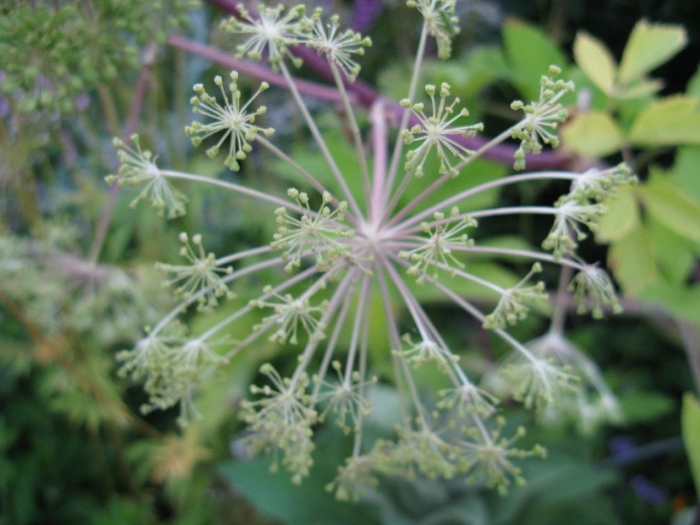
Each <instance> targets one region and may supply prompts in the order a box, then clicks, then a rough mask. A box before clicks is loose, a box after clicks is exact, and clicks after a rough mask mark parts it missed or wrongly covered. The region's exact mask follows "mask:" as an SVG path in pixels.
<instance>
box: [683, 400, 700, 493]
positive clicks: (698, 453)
mask: <svg viewBox="0 0 700 525" xmlns="http://www.w3.org/2000/svg"><path fill="white" fill-rule="evenodd" d="M681 429H682V432H683V441H684V443H685V451H686V453H687V454H688V460H689V461H690V471H691V472H692V473H693V479H694V480H695V491H696V492H697V493H698V494H700V404H698V400H697V398H696V397H695V396H694V395H693V394H691V393H690V392H686V394H685V395H684V396H683V408H682V410H681Z"/></svg>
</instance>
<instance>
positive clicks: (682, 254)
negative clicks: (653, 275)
mask: <svg viewBox="0 0 700 525" xmlns="http://www.w3.org/2000/svg"><path fill="white" fill-rule="evenodd" d="M646 223H647V226H648V229H647V231H648V232H649V236H650V239H651V243H652V245H653V247H654V256H655V257H656V260H657V262H658V263H659V267H660V268H661V271H662V272H663V274H664V277H666V279H667V280H668V281H669V282H670V283H672V284H674V285H676V286H682V285H683V283H685V282H686V279H687V278H688V276H689V275H690V272H691V271H692V269H693V266H694V263H695V256H694V255H693V253H692V252H691V250H690V249H689V247H688V241H687V240H686V239H685V238H684V237H682V236H680V235H678V234H677V233H676V232H674V231H673V230H671V229H669V228H668V227H667V226H666V225H664V224H663V223H662V222H661V221H659V219H658V218H657V217H656V216H655V215H652V214H649V216H648V217H647V218H646Z"/></svg>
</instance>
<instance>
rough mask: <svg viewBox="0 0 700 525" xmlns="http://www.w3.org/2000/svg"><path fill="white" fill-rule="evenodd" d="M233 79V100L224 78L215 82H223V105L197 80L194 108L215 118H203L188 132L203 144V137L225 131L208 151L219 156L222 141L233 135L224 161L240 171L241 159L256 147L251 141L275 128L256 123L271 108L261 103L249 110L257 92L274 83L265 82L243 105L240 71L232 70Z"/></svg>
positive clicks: (217, 83)
mask: <svg viewBox="0 0 700 525" xmlns="http://www.w3.org/2000/svg"><path fill="white" fill-rule="evenodd" d="M230 78H231V83H230V84H229V85H228V88H229V91H230V92H231V100H229V98H228V95H226V91H225V90H224V81H223V79H222V78H221V77H220V76H216V77H215V78H214V83H215V84H216V85H217V86H219V89H220V90H221V94H222V95H223V97H224V105H223V106H222V105H220V104H219V102H218V101H217V100H216V98H215V97H212V96H211V95H209V94H208V93H207V92H206V91H205V90H204V86H203V85H202V84H196V85H195V86H194V91H195V93H197V95H196V96H194V97H192V99H191V100H190V102H191V104H192V105H193V109H192V111H193V112H194V113H199V114H201V115H205V116H207V117H210V118H211V119H213V122H211V123H209V124H202V123H201V122H193V123H192V125H191V126H188V127H186V128H185V133H187V134H188V135H194V136H193V137H192V144H194V146H199V145H200V144H201V143H202V141H203V140H204V139H205V138H207V137H210V136H212V135H215V134H217V133H219V132H223V133H224V134H223V136H222V137H221V138H220V139H219V142H217V143H216V145H215V146H212V147H211V148H209V149H208V150H207V155H209V156H210V157H215V156H216V155H217V154H218V153H219V149H220V148H221V145H222V144H223V143H224V142H226V139H228V138H229V137H230V143H229V150H228V156H227V157H226V161H225V162H224V164H225V165H226V166H228V167H229V168H230V169H231V170H233V171H238V170H239V169H240V165H239V164H238V161H240V160H244V159H245V158H246V157H247V154H248V153H250V152H251V151H252V150H253V148H252V147H251V146H250V142H252V141H254V140H255V136H256V135H257V134H258V133H263V134H264V135H266V136H268V137H269V136H270V135H272V134H273V133H274V132H275V130H274V129H272V128H258V127H257V126H255V125H253V123H254V122H255V119H256V117H259V116H260V115H263V114H264V113H265V111H266V109H267V108H265V106H260V107H259V108H258V109H256V110H255V111H253V112H248V107H249V106H250V105H251V104H252V103H253V101H254V100H255V99H256V98H257V96H258V95H259V94H260V93H262V92H263V91H265V90H266V89H267V88H268V87H270V86H269V85H268V84H267V82H262V83H261V84H260V87H259V88H258V90H257V92H255V94H254V95H253V96H252V97H250V99H249V100H248V102H246V103H245V104H243V106H241V91H240V90H239V89H238V72H237V71H232V72H231V74H230Z"/></svg>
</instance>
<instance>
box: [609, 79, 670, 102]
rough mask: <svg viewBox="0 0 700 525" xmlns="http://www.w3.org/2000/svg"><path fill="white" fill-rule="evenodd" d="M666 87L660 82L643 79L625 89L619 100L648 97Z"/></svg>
mask: <svg viewBox="0 0 700 525" xmlns="http://www.w3.org/2000/svg"><path fill="white" fill-rule="evenodd" d="M662 87H664V83H663V82H661V81H660V80H648V79H642V80H639V81H637V82H633V83H632V84H630V85H629V86H627V87H625V88H624V90H623V91H622V93H620V94H619V95H618V96H617V98H618V99H620V100H630V99H635V98H642V97H647V96H649V95H653V94H654V93H656V92H657V91H659V90H660V89H661V88H662Z"/></svg>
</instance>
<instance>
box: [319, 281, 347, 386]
mask: <svg viewBox="0 0 700 525" xmlns="http://www.w3.org/2000/svg"><path fill="white" fill-rule="evenodd" d="M354 293H355V289H352V290H350V289H349V290H348V291H347V293H346V298H345V301H343V306H342V307H341V308H340V312H338V317H336V320H335V327H334V328H333V334H332V335H331V338H330V339H329V341H328V344H327V345H326V352H325V353H324V354H323V360H322V361H321V366H320V367H319V369H318V377H319V381H318V383H316V386H314V391H313V394H312V397H313V398H314V399H316V398H317V397H318V393H319V392H320V390H321V383H322V381H323V378H324V377H326V372H327V371H328V366H329V365H330V364H331V359H332V358H333V352H334V351H335V347H336V345H337V344H338V338H339V337H340V332H341V331H342V329H343V325H344V324H345V319H347V316H348V311H349V310H350V305H351V304H352V300H351V299H352V296H353V295H354Z"/></svg>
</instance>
